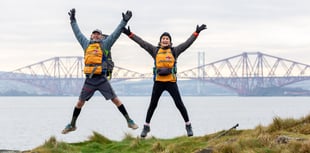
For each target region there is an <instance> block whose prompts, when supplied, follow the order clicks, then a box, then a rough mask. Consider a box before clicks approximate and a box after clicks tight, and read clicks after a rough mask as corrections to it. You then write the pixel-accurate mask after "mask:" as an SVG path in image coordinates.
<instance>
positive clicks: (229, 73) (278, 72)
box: [178, 52, 310, 96]
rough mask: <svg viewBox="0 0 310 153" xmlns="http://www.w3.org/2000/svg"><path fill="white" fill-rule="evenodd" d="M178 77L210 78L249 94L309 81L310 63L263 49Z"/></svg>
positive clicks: (179, 74) (209, 80)
mask: <svg viewBox="0 0 310 153" xmlns="http://www.w3.org/2000/svg"><path fill="white" fill-rule="evenodd" d="M178 78H184V79H199V80H202V81H208V82H211V83H214V84H217V85H220V86H223V87H226V88H229V89H231V90H234V91H236V92H237V93H238V94H239V95H243V96H247V95H252V94H253V92H254V91H255V90H256V89H258V88H271V87H283V86H285V85H288V84H292V83H295V82H299V81H303V80H309V79H310V65H307V64H302V63H299V62H295V61H292V60H288V59H284V58H280V57H275V56H271V55H267V54H263V53H261V52H250V53H247V52H244V53H242V54H239V55H236V56H232V57H229V58H225V59H222V60H219V61H216V62H212V63H209V64H206V65H202V66H199V67H196V68H193V69H189V70H186V71H183V72H180V73H178Z"/></svg>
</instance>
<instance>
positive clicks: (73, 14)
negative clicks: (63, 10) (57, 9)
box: [68, 8, 75, 22]
mask: <svg viewBox="0 0 310 153" xmlns="http://www.w3.org/2000/svg"><path fill="white" fill-rule="evenodd" d="M68 14H69V16H70V20H71V22H72V21H75V8H73V9H71V10H70V12H68Z"/></svg>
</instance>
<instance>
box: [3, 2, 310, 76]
mask: <svg viewBox="0 0 310 153" xmlns="http://www.w3.org/2000/svg"><path fill="white" fill-rule="evenodd" d="M309 6H310V1H308V0H233V1H232V0H192V1H189V0H156V1H141V0H126V1H124V0H113V1H107V0H89V1H85V0H27V1H21V0H20V1H7V0H6V1H5V0H0V51H1V56H0V71H13V70H15V69H18V68H22V67H24V66H27V65H30V64H33V63H37V62H40V61H43V60H46V59H49V58H52V57H57V56H83V50H82V48H81V46H80V45H79V43H78V42H77V40H76V39H75V37H74V35H73V32H72V29H71V26H70V20H69V15H68V11H69V10H70V9H71V8H75V9H76V19H77V22H78V24H79V26H80V29H81V31H82V32H83V34H84V35H86V36H90V33H91V32H92V30H94V29H97V28H99V29H101V30H102V31H103V32H104V33H106V34H109V33H111V32H113V30H114V29H115V28H116V26H117V25H118V24H119V23H120V21H121V20H122V12H126V10H131V11H132V13H133V16H132V18H131V20H130V21H129V22H128V24H127V25H129V26H130V29H131V31H132V32H133V33H135V34H136V35H138V36H140V37H141V38H143V39H144V40H146V41H148V42H150V43H151V44H153V45H156V44H157V43H158V42H159V36H160V35H161V34H162V33H163V32H169V33H170V34H171V36H172V43H173V45H174V46H176V45H178V44H180V43H182V42H184V41H185V40H186V39H187V38H188V37H189V36H190V35H191V34H192V33H193V32H194V31H195V29H196V26H197V25H201V24H206V25H207V29H206V30H204V31H202V32H201V33H200V35H199V37H198V38H197V40H196V41H195V42H194V43H193V44H192V46H191V47H190V48H188V49H187V50H186V51H185V52H184V53H183V54H181V55H180V57H179V58H178V70H179V71H182V70H185V69H189V68H193V67H196V66H197V65H198V52H205V60H206V61H205V63H206V64H207V63H211V62H214V61H217V60H220V59H224V58H227V57H231V56H235V55H238V54H241V53H242V52H257V51H259V52H262V53H265V54H269V55H274V56H278V57H282V58H286V59H290V60H293V61H298V62H301V63H304V64H310V56H309V54H308V53H309V51H310V9H309ZM111 52H112V57H113V60H114V62H115V65H116V66H119V67H123V68H127V69H130V70H134V71H138V72H141V73H149V72H151V71H152V67H153V64H154V62H153V59H152V58H151V56H150V55H149V54H148V53H147V52H146V51H145V50H144V49H142V48H141V47H140V46H139V45H138V44H136V43H135V42H134V41H132V40H130V39H129V38H128V37H127V36H126V35H124V34H122V35H121V36H120V38H119V39H118V40H117V41H116V43H115V44H114V46H113V47H112V51H111Z"/></svg>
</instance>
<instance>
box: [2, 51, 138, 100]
mask: <svg viewBox="0 0 310 153" xmlns="http://www.w3.org/2000/svg"><path fill="white" fill-rule="evenodd" d="M83 68H84V59H83V57H80V56H66V57H54V58H50V59H47V60H44V61H41V62H38V63H34V64H31V65H28V66H25V67H22V68H19V69H16V70H14V71H12V72H7V73H5V74H3V75H1V79H2V80H14V81H19V82H22V83H27V84H31V85H33V86H35V87H38V88H40V89H42V90H44V91H47V92H48V93H50V94H53V95H72V94H78V93H79V92H80V90H81V87H82V84H83V81H84V79H85V74H84V73H83ZM141 77H143V74H141V73H138V72H135V71H131V70H128V69H125V68H121V67H118V66H115V67H114V69H113V74H112V78H113V79H112V80H111V81H112V82H116V81H122V80H127V79H137V78H141Z"/></svg>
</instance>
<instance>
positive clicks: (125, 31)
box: [123, 26, 131, 36]
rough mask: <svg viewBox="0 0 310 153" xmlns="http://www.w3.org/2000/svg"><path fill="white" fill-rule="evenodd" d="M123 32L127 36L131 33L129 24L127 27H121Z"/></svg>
mask: <svg viewBox="0 0 310 153" xmlns="http://www.w3.org/2000/svg"><path fill="white" fill-rule="evenodd" d="M123 33H124V34H126V35H127V36H129V35H130V34H131V31H130V28H129V26H128V28H126V27H124V28H123Z"/></svg>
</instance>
